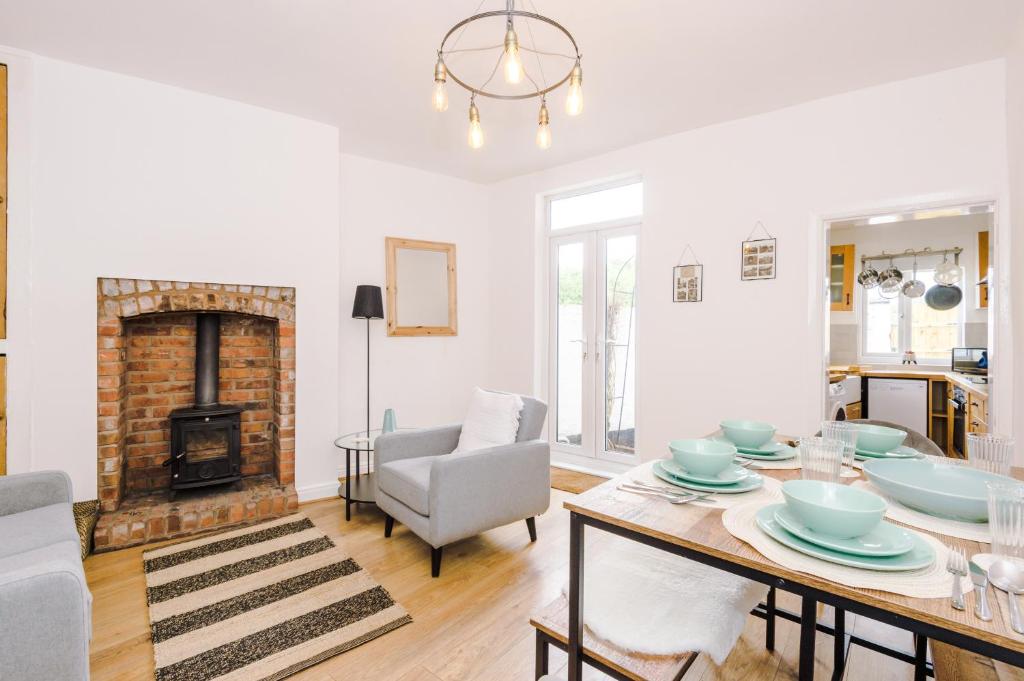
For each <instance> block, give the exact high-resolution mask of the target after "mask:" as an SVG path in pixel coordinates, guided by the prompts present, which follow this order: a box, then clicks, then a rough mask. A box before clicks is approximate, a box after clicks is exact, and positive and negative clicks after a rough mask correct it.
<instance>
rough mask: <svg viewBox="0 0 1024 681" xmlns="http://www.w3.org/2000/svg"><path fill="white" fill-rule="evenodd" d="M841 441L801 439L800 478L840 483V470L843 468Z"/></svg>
mask: <svg viewBox="0 0 1024 681" xmlns="http://www.w3.org/2000/svg"><path fill="white" fill-rule="evenodd" d="M844 449H845V445H844V444H843V442H842V441H841V440H829V439H827V438H824V437H804V438H800V476H801V477H802V478H803V479H804V480H823V481H825V482H839V470H840V469H841V468H842V466H843V450H844Z"/></svg>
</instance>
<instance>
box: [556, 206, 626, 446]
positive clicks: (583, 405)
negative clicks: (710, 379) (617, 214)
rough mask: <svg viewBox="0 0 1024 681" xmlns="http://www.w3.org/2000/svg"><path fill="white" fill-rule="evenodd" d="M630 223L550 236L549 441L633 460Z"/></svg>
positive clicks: (557, 444)
mask: <svg viewBox="0 0 1024 681" xmlns="http://www.w3.org/2000/svg"><path fill="white" fill-rule="evenodd" d="M638 239H639V230H638V229H637V227H636V226H629V227H616V228H610V229H603V230H595V231H587V232H578V233H575V234H568V235H565V236H556V237H553V238H552V239H551V242H550V243H551V276H550V282H551V292H550V294H551V297H550V304H549V310H550V315H551V317H550V324H549V329H550V335H549V347H550V356H549V372H548V374H549V376H550V381H551V384H550V387H549V395H550V402H551V404H552V405H553V409H552V411H553V416H554V418H553V419H552V421H551V423H552V424H553V428H551V444H552V447H553V448H554V449H555V450H556V451H562V452H566V453H569V454H575V455H579V456H586V457H594V458H599V459H605V460H610V461H618V462H622V463H633V462H635V461H637V455H636V450H635V442H636V341H637V337H636V329H637V308H636V273H637V250H638V249H637V247H638Z"/></svg>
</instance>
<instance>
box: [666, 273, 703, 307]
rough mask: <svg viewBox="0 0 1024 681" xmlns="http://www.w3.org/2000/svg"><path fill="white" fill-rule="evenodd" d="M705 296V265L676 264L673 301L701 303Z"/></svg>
mask: <svg viewBox="0 0 1024 681" xmlns="http://www.w3.org/2000/svg"><path fill="white" fill-rule="evenodd" d="M703 296H704V266H703V265H676V266H675V267H673V268H672V302H674V303H699V302H700V301H701V300H702V299H703Z"/></svg>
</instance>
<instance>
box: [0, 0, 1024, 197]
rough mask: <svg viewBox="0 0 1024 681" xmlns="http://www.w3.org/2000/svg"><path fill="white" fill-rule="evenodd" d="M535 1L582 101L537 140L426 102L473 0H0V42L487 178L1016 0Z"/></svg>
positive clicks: (972, 33) (703, 121)
mask: <svg viewBox="0 0 1024 681" xmlns="http://www.w3.org/2000/svg"><path fill="white" fill-rule="evenodd" d="M533 2H535V3H536V5H537V8H538V10H539V11H540V12H541V13H543V14H546V15H548V16H551V17H552V18H554V19H556V20H558V21H560V22H562V23H563V24H564V25H565V26H566V27H568V28H569V29H570V30H571V31H572V32H573V34H574V35H575V36H576V39H577V41H578V42H579V45H580V50H581V52H582V53H583V57H584V59H583V68H584V93H585V101H586V107H585V110H584V112H583V114H582V115H581V116H580V117H578V118H573V119H568V118H567V117H566V116H565V114H564V112H563V104H562V100H563V97H564V95H563V94H562V93H561V92H559V93H557V95H556V96H553V99H552V101H551V102H550V103H549V104H550V109H551V114H552V131H553V134H554V145H553V146H552V147H551V149H549V150H547V151H541V150H539V149H537V148H536V147H535V146H534V143H533V138H534V131H535V129H536V117H537V104H536V102H530V103H503V102H496V101H494V100H480V101H479V106H480V112H481V116H482V121H483V126H484V131H485V135H486V144H485V146H484V147H483V148H482V149H479V150H475V151H474V150H470V149H469V148H468V147H467V145H466V125H467V120H466V109H467V106H468V97H466V96H465V93H464V92H460V91H458V88H456V87H450V88H449V92H450V96H451V106H450V108H449V110H448V111H447V112H446V113H443V114H439V113H436V112H435V111H433V109H432V108H431V107H430V91H431V86H432V74H433V62H434V56H435V53H436V50H437V46H438V43H439V42H440V39H441V37H442V36H443V35H444V33H445V32H446V31H447V29H448V28H449V27H450V26H451V25H452V24H454V23H455V22H456V21H458V20H460V19H461V18H463V17H465V16H467V15H469V14H471V13H473V11H474V9H475V7H476V2H475V1H474V0H432V1H429V2H428V1H425V0H364V1H362V2H352V1H350V0H176V1H175V2H168V1H163V0H162V1H156V0H89V1H88V2H83V1H82V0H0V44H3V45H8V46H12V47H18V48H23V49H26V50H30V51H33V52H36V53H39V54H42V55H46V56H51V57H54V58H58V59H65V60H68V61H73V62H77V63H81V64H86V65H90V66H95V67H99V68H104V69H109V70H112V71H118V72H122V73H127V74H131V75H135V76H140V77H143V78H148V79H151V80H156V81H160V82H164V83H170V84H173V85H178V86H181V87H185V88H190V89H193V90H198V91H201V92H207V93H212V94H216V95H220V96H223V97H228V98H231V99H236V100H240V101H244V102H249V103H252V104H257V105H261V106H265V107H268V108H271V109H276V110H280V111H285V112H289V113H293V114H297V115H300V116H305V117H308V118H312V119H316V120H319V121H324V122H327V123H331V124H333V125H336V126H337V127H338V128H339V129H340V130H341V149H342V150H343V151H345V152H350V153H354V154H359V155H362V156H368V157H373V158H378V159H382V160H387V161H393V162H397V163H402V164H407V165H411V166H417V167H420V168H425V169H428V170H433V171H437V172H441V173H446V174H450V175H457V176H461V177H466V178H470V179H473V180H477V181H483V182H487V181H493V180H497V179H501V178H506V177H511V176H514V175H518V174H521V173H525V172H529V171H533V170H538V169H541V168H544V167H550V166H553V165H558V164H561V163H565V162H568V161H573V160H576V159H580V158H585V157H587V156H592V155H594V154H598V153H601V152H605V151H609V150H612V149H616V148H619V147H623V146H626V145H629V144H634V143H637V142H641V141H644V140H649V139H653V138H656V137H660V136H663V135H667V134H670V133H674V132H680V131H683V130H688V129H692V128H696V127H700V126H704V125H708V124H711V123H716V122H720V121H724V120H729V119H735V118H739V117H742V116H747V115H751V114H755V113H760V112H764V111H769V110H772V109H778V108H781V107H784V106H788V105H792V104H795V103H798V102H802V101H808V100H811V99H816V98H819V97H823V96H827V95H831V94H837V93H840V92H845V91H849V90H853V89H856V88H861V87H866V86H870V85H875V84H879V83H883V82H887V81H892V80H898V79H901V78H908V77H912V76H915V75H920V74H924V73H929V72H933V71H940V70H943V69H947V68H952V67H956V66H960V65H964V64H969V63H974V62H978V61H983V60H986V59H992V58H996V57H999V56H1001V55H1002V54H1003V53H1004V50H1005V47H1006V44H1007V42H1008V33H1009V26H1010V24H1011V22H1010V13H1011V12H1015V11H1016V9H1014V8H1013V7H1012V6H1013V5H1014V4H1015V3H1017V2H1019V0H825V1H822V0H768V1H766V0H730V1H723V0H685V1H682V0H660V1H659V0H629V1H628V2H627V1H617V2H612V1H610V0H533ZM504 4H505V3H504V0H484V2H483V5H484V9H496V8H500V7H503V6H504ZM527 8H528V9H529V5H528V4H527ZM496 30H497V32H498V33H500V26H498V28H497V29H496ZM520 31H521V32H522V29H520ZM537 37H538V39H540V38H541V36H540V35H538V36H537ZM464 40H466V41H467V42H465V43H463V44H462V45H461V46H463V47H465V46H468V45H469V44H470V43H469V42H468V34H467V37H466V38H464ZM500 40H501V35H496V36H495V37H494V38H493V41H492V42H493V43H498V42H500ZM478 44H479V43H478ZM527 68H528V69H529V68H530V64H529V62H527Z"/></svg>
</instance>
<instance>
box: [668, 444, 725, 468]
mask: <svg viewBox="0 0 1024 681" xmlns="http://www.w3.org/2000/svg"><path fill="white" fill-rule="evenodd" d="M668 448H669V451H671V452H672V458H673V459H674V460H675V462H676V463H677V464H679V465H680V466H682V467H683V468H685V469H686V470H688V471H689V472H691V473H696V474H697V475H718V474H719V473H721V472H722V471H724V470H725V469H726V468H728V467H729V465H730V464H732V460H733V458H735V456H736V448H735V447H733V446H732V445H731V444H729V443H728V442H715V441H714V440H672V441H671V442H669V443H668Z"/></svg>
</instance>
